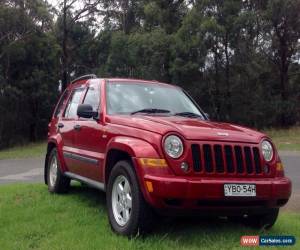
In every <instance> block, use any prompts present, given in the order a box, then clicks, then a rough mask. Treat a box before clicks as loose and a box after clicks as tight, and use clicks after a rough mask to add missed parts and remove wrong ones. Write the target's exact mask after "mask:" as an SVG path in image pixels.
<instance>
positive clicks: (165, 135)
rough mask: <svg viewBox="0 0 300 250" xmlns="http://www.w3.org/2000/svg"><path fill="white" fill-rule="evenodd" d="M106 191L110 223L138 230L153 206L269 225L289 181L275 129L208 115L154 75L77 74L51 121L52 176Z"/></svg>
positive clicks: (52, 181) (48, 164) (50, 179)
mask: <svg viewBox="0 0 300 250" xmlns="http://www.w3.org/2000/svg"><path fill="white" fill-rule="evenodd" d="M72 179H73V180H78V181H80V182H82V183H85V184H87V185H89V186H92V187H95V188H98V189H100V190H103V191H105V192H106V197H107V208H108V217H109V222H110V225H111V227H112V229H113V230H114V231H115V232H117V233H119V234H123V235H134V234H137V233H138V232H145V231H147V230H149V229H150V228H151V225H152V223H153V219H154V216H155V214H157V213H158V212H159V213H161V214H187V213H189V214H190V213H195V214H197V215H206V214H215V215H223V216H227V217H228V218H229V219H232V220H238V221H242V222H244V223H246V224H248V225H252V226H256V227H265V228H269V227H271V226H272V225H273V224H274V223H275V221H276V219H277V216H278V212H279V207H281V206H283V205H284V204H286V203H287V201H288V199H289V197H290V195H291V182H290V180H289V179H288V178H287V177H285V176H284V171H283V165H282V163H281V160H280V158H279V155H278V152H277V151H276V148H275V146H274V144H273V143H272V141H271V139H270V138H269V137H267V136H266V135H265V134H263V133H260V132H257V131H254V130H252V129H248V128H245V127H242V126H238V125H233V124H229V123H221V122H213V121H210V120H209V119H208V117H207V115H206V114H205V113H204V112H203V111H202V110H201V109H200V108H199V106H198V105H197V104H196V103H195V102H194V101H193V100H192V98H191V97H190V96H189V95H188V94H187V93H186V92H184V91H183V90H182V89H181V88H179V87H177V86H173V85H169V84H165V83H160V82H156V81H145V80H133V79H99V78H96V77H95V76H93V75H87V76H83V77H81V78H78V79H77V80H75V81H73V82H72V83H71V84H70V85H69V86H68V88H67V89H66V90H65V91H64V93H63V94H62V96H61V98H60V100H59V102H58V104H57V106H56V108H55V110H54V113H53V116H52V119H51V122H50V123H49V132H48V147H47V154H46V159H45V183H46V184H47V185H48V189H49V191H50V192H54V193H63V192H66V191H67V190H68V189H69V186H70V181H71V180H72Z"/></svg>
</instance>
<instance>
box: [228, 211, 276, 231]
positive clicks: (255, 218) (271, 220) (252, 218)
mask: <svg viewBox="0 0 300 250" xmlns="http://www.w3.org/2000/svg"><path fill="white" fill-rule="evenodd" d="M278 214H279V208H273V209H269V210H267V211H266V212H265V213H263V214H253V215H248V216H247V217H246V218H243V217H239V216H234V217H229V220H231V221H233V222H240V223H243V224H244V225H246V226H250V227H253V228H259V229H260V228H264V229H270V228H271V227H272V226H274V224H275V223H276V220H277V218H278Z"/></svg>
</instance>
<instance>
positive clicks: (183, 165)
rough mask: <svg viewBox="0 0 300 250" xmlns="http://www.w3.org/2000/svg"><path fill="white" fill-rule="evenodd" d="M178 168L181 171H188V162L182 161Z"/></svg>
mask: <svg viewBox="0 0 300 250" xmlns="http://www.w3.org/2000/svg"><path fill="white" fill-rule="evenodd" d="M180 168H181V170H182V171H183V172H187V171H189V164H187V163H186V162H182V163H181V166H180Z"/></svg>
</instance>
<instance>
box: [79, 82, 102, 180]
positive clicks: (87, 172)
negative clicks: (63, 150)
mask: <svg viewBox="0 0 300 250" xmlns="http://www.w3.org/2000/svg"><path fill="white" fill-rule="evenodd" d="M100 99H101V91H100V81H99V80H94V81H92V80H91V81H90V82H89V84H88V89H87V92H86V94H85V97H84V99H83V104H89V105H91V106H92V107H93V110H94V111H96V112H98V116H99V113H100ZM74 126H75V128H76V130H75V147H76V150H77V154H78V159H77V164H80V169H79V170H78V174H80V175H81V176H84V177H86V178H89V179H92V180H96V181H100V182H101V181H102V171H101V168H102V165H103V159H104V144H103V143H102V140H103V138H102V135H103V125H102V123H101V121H99V120H98V121H97V120H95V119H93V118H91V119H86V118H78V119H77V120H76V121H75V125H74Z"/></svg>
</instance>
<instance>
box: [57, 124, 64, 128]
mask: <svg viewBox="0 0 300 250" xmlns="http://www.w3.org/2000/svg"><path fill="white" fill-rule="evenodd" d="M64 126H65V125H64V124H63V123H58V124H57V127H58V128H63V127H64Z"/></svg>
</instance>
